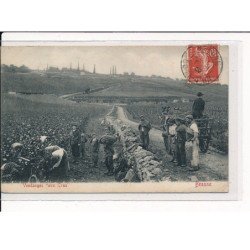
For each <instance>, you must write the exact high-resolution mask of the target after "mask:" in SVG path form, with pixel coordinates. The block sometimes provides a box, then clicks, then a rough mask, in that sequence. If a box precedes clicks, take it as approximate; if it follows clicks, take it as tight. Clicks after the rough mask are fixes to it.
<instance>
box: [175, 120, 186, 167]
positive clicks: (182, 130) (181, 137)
mask: <svg viewBox="0 0 250 250" xmlns="http://www.w3.org/2000/svg"><path fill="white" fill-rule="evenodd" d="M175 123H176V125H177V127H176V158H177V163H178V166H181V167H186V150H185V142H186V129H187V127H186V126H185V125H184V121H183V120H182V119H181V118H176V119H175Z"/></svg>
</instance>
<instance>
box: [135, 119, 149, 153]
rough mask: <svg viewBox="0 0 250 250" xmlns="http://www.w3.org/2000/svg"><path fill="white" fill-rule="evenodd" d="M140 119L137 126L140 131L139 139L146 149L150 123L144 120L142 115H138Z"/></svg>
mask: <svg viewBox="0 0 250 250" xmlns="http://www.w3.org/2000/svg"><path fill="white" fill-rule="evenodd" d="M140 120H141V121H140V123H139V126H138V129H139V132H140V139H141V143H142V147H143V148H144V149H146V150H147V149H148V145H149V131H150V129H151V124H150V122H149V121H147V120H145V118H144V116H143V115H141V116H140Z"/></svg>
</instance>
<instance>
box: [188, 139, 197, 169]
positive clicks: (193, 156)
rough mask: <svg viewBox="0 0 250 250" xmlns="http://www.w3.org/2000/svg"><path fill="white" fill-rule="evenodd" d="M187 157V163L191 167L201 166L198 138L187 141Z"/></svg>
mask: <svg viewBox="0 0 250 250" xmlns="http://www.w3.org/2000/svg"><path fill="white" fill-rule="evenodd" d="M185 147H186V157H187V163H188V164H189V165H190V166H191V167H198V166H199V141H198V139H196V140H194V141H188V142H186V145H185Z"/></svg>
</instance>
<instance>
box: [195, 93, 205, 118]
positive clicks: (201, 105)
mask: <svg viewBox="0 0 250 250" xmlns="http://www.w3.org/2000/svg"><path fill="white" fill-rule="evenodd" d="M204 109H205V101H204V100H203V99H202V98H197V99H195V100H194V103H193V107H192V113H193V116H194V118H200V117H202V113H203V111H204Z"/></svg>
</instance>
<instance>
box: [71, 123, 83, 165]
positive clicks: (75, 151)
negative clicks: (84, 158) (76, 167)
mask: <svg viewBox="0 0 250 250" xmlns="http://www.w3.org/2000/svg"><path fill="white" fill-rule="evenodd" d="M80 144H81V135H80V132H79V130H78V129H77V127H76V125H73V126H72V131H71V132H70V147H71V153H72V155H73V158H74V160H73V162H76V161H77V158H78V157H79V156H80Z"/></svg>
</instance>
